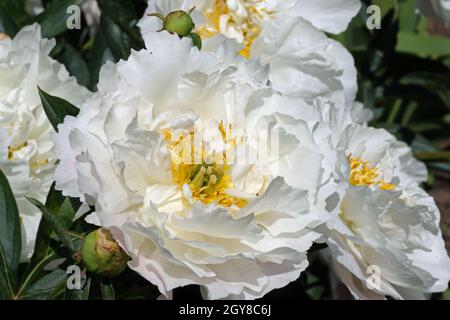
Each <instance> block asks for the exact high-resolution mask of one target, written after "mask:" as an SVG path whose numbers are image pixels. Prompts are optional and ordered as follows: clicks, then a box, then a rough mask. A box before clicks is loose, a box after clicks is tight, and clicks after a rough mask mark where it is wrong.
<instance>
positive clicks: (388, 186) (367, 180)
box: [349, 157, 395, 190]
mask: <svg viewBox="0 0 450 320" xmlns="http://www.w3.org/2000/svg"><path fill="white" fill-rule="evenodd" d="M349 161H350V183H351V184H352V185H353V186H372V185H378V186H379V188H380V189H382V190H393V189H394V188H395V184H392V183H388V182H386V181H384V180H382V179H379V178H378V177H379V175H380V174H379V172H378V169H377V168H375V167H372V166H371V165H370V164H369V162H368V161H363V160H362V159H361V158H351V157H349Z"/></svg>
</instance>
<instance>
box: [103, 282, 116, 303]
mask: <svg viewBox="0 0 450 320" xmlns="http://www.w3.org/2000/svg"><path fill="white" fill-rule="evenodd" d="M100 289H101V291H102V297H103V300H116V294H115V292H114V286H113V284H112V283H110V282H106V281H102V282H101V283H100Z"/></svg>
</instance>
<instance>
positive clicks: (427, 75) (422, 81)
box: [400, 71, 450, 108]
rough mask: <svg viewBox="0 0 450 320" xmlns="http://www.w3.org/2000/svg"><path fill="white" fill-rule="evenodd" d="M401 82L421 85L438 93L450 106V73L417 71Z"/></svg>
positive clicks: (449, 106)
mask: <svg viewBox="0 0 450 320" xmlns="http://www.w3.org/2000/svg"><path fill="white" fill-rule="evenodd" d="M400 82H401V84H404V85H414V86H420V87H423V88H425V89H427V90H428V91H429V92H431V93H433V94H435V95H437V96H438V97H439V98H440V99H441V100H442V102H443V103H444V104H445V105H446V106H447V107H448V108H450V78H449V75H448V74H438V73H432V72H427V71H416V72H412V73H410V74H408V75H406V76H404V77H403V78H402V79H401V80H400Z"/></svg>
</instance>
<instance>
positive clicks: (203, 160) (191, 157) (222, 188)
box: [164, 123, 248, 208]
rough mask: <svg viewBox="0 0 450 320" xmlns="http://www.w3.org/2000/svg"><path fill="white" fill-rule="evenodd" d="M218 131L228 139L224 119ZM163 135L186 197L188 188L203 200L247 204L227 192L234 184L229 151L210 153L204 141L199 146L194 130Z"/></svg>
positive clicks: (227, 205) (178, 182)
mask: <svg viewBox="0 0 450 320" xmlns="http://www.w3.org/2000/svg"><path fill="white" fill-rule="evenodd" d="M219 131H220V134H221V136H222V139H224V142H225V141H226V140H227V133H226V132H225V130H224V127H223V124H222V123H221V124H220V125H219ZM164 136H165V140H166V143H167V147H168V149H169V151H170V152H171V170H172V179H173V181H174V182H175V183H176V184H177V185H179V186H180V188H181V190H182V191H183V195H184V196H185V198H186V192H187V193H188V194H190V195H191V196H192V198H193V199H195V200H197V201H200V202H201V203H203V204H210V203H212V202H217V204H218V205H219V206H222V207H231V206H233V205H236V206H237V207H239V208H243V207H245V206H246V205H247V202H248V201H247V200H245V199H243V198H238V197H235V196H232V195H230V194H228V193H227V191H229V189H232V188H233V187H234V186H233V183H232V181H231V175H230V170H231V166H230V165H229V164H228V163H227V156H226V151H223V152H221V153H220V154H219V155H212V154H208V153H207V151H206V150H205V148H204V147H203V145H201V146H200V147H198V146H196V142H195V137H194V132H190V133H188V134H182V135H180V136H179V137H178V139H176V140H175V141H172V133H171V132H169V131H166V132H165V133H164ZM188 198H189V197H188Z"/></svg>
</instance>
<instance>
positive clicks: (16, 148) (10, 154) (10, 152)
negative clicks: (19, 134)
mask: <svg viewBox="0 0 450 320" xmlns="http://www.w3.org/2000/svg"><path fill="white" fill-rule="evenodd" d="M27 146H28V142H26V141H25V142H22V143H21V144H18V145H15V146H8V160H14V153H15V152H18V151H20V150H22V149H23V148H25V147H27Z"/></svg>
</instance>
